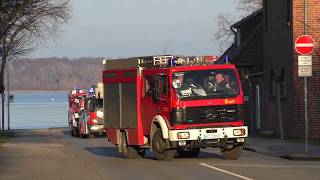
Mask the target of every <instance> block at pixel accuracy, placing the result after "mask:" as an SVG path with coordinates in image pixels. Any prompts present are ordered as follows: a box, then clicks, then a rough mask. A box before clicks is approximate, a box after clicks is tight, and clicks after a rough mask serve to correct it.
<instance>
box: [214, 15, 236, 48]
mask: <svg viewBox="0 0 320 180" xmlns="http://www.w3.org/2000/svg"><path fill="white" fill-rule="evenodd" d="M216 20H217V26H218V27H219V29H218V30H217V31H216V33H215V38H216V39H217V40H218V41H219V47H220V51H223V50H225V49H226V48H228V47H229V46H230V45H231V44H232V41H233V39H234V34H235V32H234V31H233V29H232V28H231V27H230V25H231V24H232V23H233V22H234V18H233V17H231V16H230V15H226V14H220V15H218V16H217V17H216Z"/></svg>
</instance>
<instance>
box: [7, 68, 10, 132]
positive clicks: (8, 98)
mask: <svg viewBox="0 0 320 180" xmlns="http://www.w3.org/2000/svg"><path fill="white" fill-rule="evenodd" d="M9 65H10V64H9V62H8V64H7V96H8V97H7V103H8V104H7V105H8V107H7V118H8V130H10V91H9V88H10V87H9V85H10V81H9V79H10V78H9V71H10V67H9Z"/></svg>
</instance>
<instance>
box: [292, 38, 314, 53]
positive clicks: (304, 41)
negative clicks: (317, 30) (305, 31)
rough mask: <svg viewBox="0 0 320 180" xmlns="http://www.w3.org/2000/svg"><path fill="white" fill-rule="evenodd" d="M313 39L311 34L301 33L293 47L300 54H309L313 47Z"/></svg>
mask: <svg viewBox="0 0 320 180" xmlns="http://www.w3.org/2000/svg"><path fill="white" fill-rule="evenodd" d="M314 46H315V44H314V40H313V39H312V37H311V36H308V35H302V36H299V37H298V38H297V39H296V43H295V49H296V51H297V53H299V54H301V55H308V54H311V53H312V51H313V49H314Z"/></svg>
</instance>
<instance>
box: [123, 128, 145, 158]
mask: <svg viewBox="0 0 320 180" xmlns="http://www.w3.org/2000/svg"><path fill="white" fill-rule="evenodd" d="M121 151H122V156H123V158H125V159H138V158H141V157H142V155H143V156H144V153H142V152H140V150H139V149H138V148H136V147H135V146H130V145H128V143H127V137H126V134H125V133H123V134H122V136H121Z"/></svg>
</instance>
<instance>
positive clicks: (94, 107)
mask: <svg viewBox="0 0 320 180" xmlns="http://www.w3.org/2000/svg"><path fill="white" fill-rule="evenodd" d="M81 103H82V104H83V108H82V109H81V111H80V113H79V135H80V137H82V138H86V137H88V136H89V135H90V134H93V135H95V136H97V135H102V134H103V133H104V120H103V85H102V83H98V84H97V85H92V86H90V88H89V89H88V91H87V94H86V97H85V98H83V99H82V100H81Z"/></svg>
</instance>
